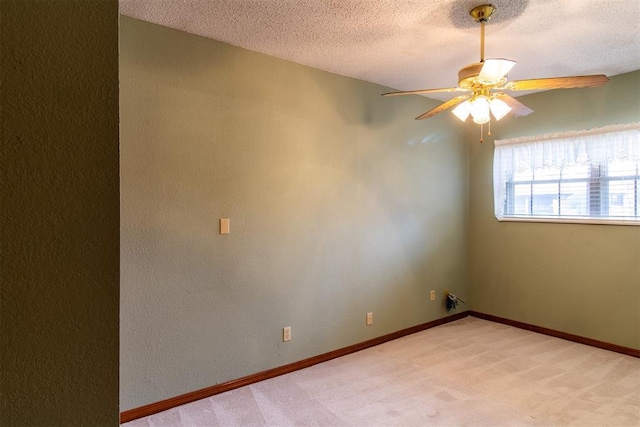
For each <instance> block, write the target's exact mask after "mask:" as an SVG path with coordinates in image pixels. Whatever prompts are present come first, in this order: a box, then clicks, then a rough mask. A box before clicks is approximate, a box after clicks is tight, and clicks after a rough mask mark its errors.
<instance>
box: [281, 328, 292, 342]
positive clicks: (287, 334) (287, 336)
mask: <svg viewBox="0 0 640 427" xmlns="http://www.w3.org/2000/svg"><path fill="white" fill-rule="evenodd" d="M282 341H291V326H287V327H286V328H283V329H282Z"/></svg>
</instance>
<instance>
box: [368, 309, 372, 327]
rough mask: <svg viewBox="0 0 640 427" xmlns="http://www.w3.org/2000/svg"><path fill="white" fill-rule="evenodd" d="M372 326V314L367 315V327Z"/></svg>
mask: <svg viewBox="0 0 640 427" xmlns="http://www.w3.org/2000/svg"><path fill="white" fill-rule="evenodd" d="M371 325H373V312H371V313H367V326H371Z"/></svg>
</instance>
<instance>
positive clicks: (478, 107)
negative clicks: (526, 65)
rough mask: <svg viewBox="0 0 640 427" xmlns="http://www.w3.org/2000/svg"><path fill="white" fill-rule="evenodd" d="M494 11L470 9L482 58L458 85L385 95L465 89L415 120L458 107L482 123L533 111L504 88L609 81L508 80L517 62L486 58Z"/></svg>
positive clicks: (603, 78) (461, 76) (488, 7)
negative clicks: (487, 29) (487, 32)
mask: <svg viewBox="0 0 640 427" xmlns="http://www.w3.org/2000/svg"><path fill="white" fill-rule="evenodd" d="M495 10H496V8H495V6H493V5H491V4H483V5H480V6H477V7H474V8H473V9H471V11H470V12H469V14H470V15H471V16H472V17H473V19H474V20H475V21H476V22H478V23H479V24H480V61H479V62H475V63H473V64H469V65H466V66H465V67H463V68H462V69H460V71H458V86H457V87H452V88H438V89H419V90H410V91H401V92H389V93H385V94H383V95H382V96H399V95H416V94H417V95H420V94H428V93H436V92H451V93H457V92H463V93H464V94H463V95H459V96H456V97H455V98H453V99H450V100H449V101H446V102H444V103H442V104H440V105H439V106H437V107H435V108H433V109H431V110H429V111H427V112H426V113H424V114H421V115H420V116H418V117H416V120H422V119H427V118H429V117H432V116H434V115H436V114H438V113H440V112H442V111H445V110H448V109H450V108H454V107H455V108H454V109H453V111H452V112H453V114H455V115H456V117H458V118H459V119H460V120H462V121H466V120H467V118H468V117H469V116H471V117H472V119H473V121H474V122H475V123H478V124H481V125H482V124H484V123H487V122H490V120H491V116H493V118H494V119H495V120H500V119H501V118H503V117H504V116H506V115H507V114H509V113H511V114H512V115H514V116H516V117H519V116H526V115H528V114H531V113H532V112H533V110H531V109H530V108H529V107H527V106H526V105H524V104H522V103H521V102H520V101H518V100H516V99H515V98H514V97H512V96H510V95H508V94H507V93H505V92H503V91H521V90H541V89H542V90H548V89H572V88H583V87H598V86H602V85H604V84H605V83H606V82H607V81H608V80H609V79H608V78H607V76H605V75H604V74H595V75H588V76H569V77H551V78H543V79H531V80H516V81H509V80H508V78H507V74H508V73H509V71H510V70H511V69H512V68H513V66H514V65H516V61H513V60H510V59H504V58H489V59H485V57H484V32H485V28H484V27H485V23H486V22H487V21H489V19H490V18H491V16H492V15H493V13H494V12H495Z"/></svg>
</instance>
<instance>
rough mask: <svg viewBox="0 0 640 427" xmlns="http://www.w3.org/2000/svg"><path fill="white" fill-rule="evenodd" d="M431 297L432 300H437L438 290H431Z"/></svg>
mask: <svg viewBox="0 0 640 427" xmlns="http://www.w3.org/2000/svg"><path fill="white" fill-rule="evenodd" d="M429 297H430V298H431V301H435V300H436V291H431V292H430V294H429Z"/></svg>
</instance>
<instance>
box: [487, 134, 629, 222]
mask: <svg viewBox="0 0 640 427" xmlns="http://www.w3.org/2000/svg"><path fill="white" fill-rule="evenodd" d="M495 145H496V147H495V152H494V159H493V160H494V161H493V185H494V203H495V215H496V218H498V220H501V221H502V220H538V221H550V222H556V221H566V222H594V223H623V224H633V225H640V123H632V124H627V125H614V126H607V127H603V128H598V129H592V130H590V131H581V132H570V133H565V134H553V135H543V136H536V137H526V138H518V139H507V140H497V141H495Z"/></svg>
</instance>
